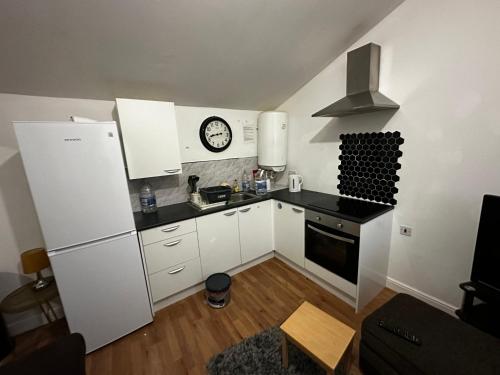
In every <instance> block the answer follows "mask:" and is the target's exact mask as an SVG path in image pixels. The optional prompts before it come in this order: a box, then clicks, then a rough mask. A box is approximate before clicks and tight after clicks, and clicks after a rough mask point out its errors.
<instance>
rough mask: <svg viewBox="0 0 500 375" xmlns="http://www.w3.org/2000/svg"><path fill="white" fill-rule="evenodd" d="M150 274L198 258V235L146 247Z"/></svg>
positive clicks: (172, 239) (175, 238) (170, 239)
mask: <svg viewBox="0 0 500 375" xmlns="http://www.w3.org/2000/svg"><path fill="white" fill-rule="evenodd" d="M144 252H145V254H146V264H147V266H148V273H149V274H152V273H155V272H158V271H161V270H164V269H165V268H168V267H172V266H175V265H176V264H179V263H181V262H185V261H187V260H190V259H193V258H198V257H199V256H200V251H199V249H198V234H197V233H196V232H192V233H188V234H185V235H183V236H178V237H172V238H169V239H168V240H165V241H159V242H155V243H152V244H149V245H146V246H144Z"/></svg>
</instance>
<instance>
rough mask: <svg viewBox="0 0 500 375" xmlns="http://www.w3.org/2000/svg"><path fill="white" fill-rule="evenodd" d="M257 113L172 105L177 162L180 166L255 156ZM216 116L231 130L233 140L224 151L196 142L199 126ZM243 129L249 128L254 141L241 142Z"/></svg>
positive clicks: (242, 140) (197, 140) (198, 140)
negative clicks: (175, 123) (179, 149)
mask: <svg viewBox="0 0 500 375" xmlns="http://www.w3.org/2000/svg"><path fill="white" fill-rule="evenodd" d="M259 113H260V111H244V110H236V109H224V108H204V107H184V106H176V107H175V115H176V118H177V126H178V128H179V142H180V146H181V160H182V162H183V163H188V162H194V161H204V160H222V159H232V158H246V157H251V156H257V133H256V129H257V117H258V116H259ZM211 116H219V117H222V118H223V119H224V120H226V121H227V122H228V124H229V126H230V127H231V132H232V135H233V139H232V141H231V145H230V146H229V147H228V148H227V149H226V150H224V151H222V152H219V153H216V152H211V151H208V150H207V149H206V148H205V147H204V146H203V144H202V143H201V142H200V135H199V130H200V125H201V123H202V122H203V121H204V120H205V119H206V118H208V117H211ZM244 127H247V128H249V130H250V129H253V133H254V141H253V142H250V141H246V142H245V141H244V138H243V136H244V132H243V130H244Z"/></svg>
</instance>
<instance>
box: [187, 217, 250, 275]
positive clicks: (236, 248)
mask: <svg viewBox="0 0 500 375" xmlns="http://www.w3.org/2000/svg"><path fill="white" fill-rule="evenodd" d="M196 226H197V228H198V243H199V245H200V258H201V265H202V271H203V278H204V279H206V278H207V277H208V276H210V275H211V274H213V273H216V272H225V271H227V270H229V269H231V268H234V267H236V266H239V265H240V264H241V253H240V236H239V228H238V211H237V209H231V210H226V211H222V212H217V213H214V214H210V215H206V216H202V217H198V218H196Z"/></svg>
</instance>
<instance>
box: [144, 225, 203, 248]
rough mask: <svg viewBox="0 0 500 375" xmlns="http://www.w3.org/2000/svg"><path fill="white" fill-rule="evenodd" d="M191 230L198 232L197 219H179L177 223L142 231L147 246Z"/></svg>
mask: <svg viewBox="0 0 500 375" xmlns="http://www.w3.org/2000/svg"><path fill="white" fill-rule="evenodd" d="M190 232H196V220H195V219H189V220H184V221H178V222H177V223H172V224H168V225H162V226H161V227H157V228H153V229H148V230H143V231H142V232H141V237H142V244H143V245H144V246H146V245H149V244H150V243H155V242H158V241H163V240H168V239H169V238H172V237H177V236H180V235H181V234H186V233H190Z"/></svg>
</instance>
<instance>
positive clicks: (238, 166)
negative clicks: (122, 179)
mask: <svg viewBox="0 0 500 375" xmlns="http://www.w3.org/2000/svg"><path fill="white" fill-rule="evenodd" d="M256 167H257V157H250V158H240V159H226V160H212V161H201V162H194V163H183V164H182V174H180V175H175V176H164V177H154V178H146V179H140V180H129V181H128V189H129V192H130V201H131V202H132V210H133V211H134V212H136V211H140V210H141V204H140V202H139V191H140V190H141V187H142V185H143V184H144V183H145V182H146V181H147V182H149V183H150V184H151V186H152V187H153V189H154V190H155V193H156V203H157V205H158V207H161V206H167V205H169V204H175V203H181V202H185V201H186V200H188V198H189V192H188V183H187V181H188V177H189V176H190V175H197V176H199V177H200V180H199V181H198V186H199V187H205V186H214V185H220V183H221V182H227V183H229V184H231V185H232V183H233V181H234V179H238V182H239V183H241V176H242V175H243V171H244V170H247V171H251V170H252V169H255V168H256Z"/></svg>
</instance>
